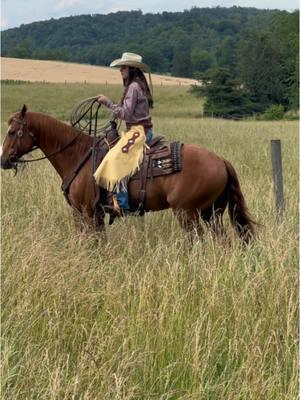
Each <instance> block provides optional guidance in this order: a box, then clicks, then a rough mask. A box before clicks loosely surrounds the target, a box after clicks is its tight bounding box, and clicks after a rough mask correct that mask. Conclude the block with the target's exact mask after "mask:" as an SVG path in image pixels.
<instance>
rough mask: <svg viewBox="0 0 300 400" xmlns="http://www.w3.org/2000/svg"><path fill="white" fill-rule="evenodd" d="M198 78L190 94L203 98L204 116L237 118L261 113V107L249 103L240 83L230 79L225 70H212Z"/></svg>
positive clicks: (246, 93)
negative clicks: (198, 83) (197, 83)
mask: <svg viewBox="0 0 300 400" xmlns="http://www.w3.org/2000/svg"><path fill="white" fill-rule="evenodd" d="M198 78H199V80H200V85H199V86H193V88H192V90H191V92H192V93H193V94H195V95H196V96H205V102H204V106H203V112H204V115H205V116H215V117H223V118H238V117H242V116H247V115H250V114H252V113H253V112H258V111H261V107H259V106H258V105H257V104H255V103H253V102H252V101H251V99H250V96H249V93H248V91H247V90H245V89H244V87H243V86H242V84H241V82H240V81H238V80H236V79H232V78H231V73H230V71H228V70H227V69H225V68H213V69H210V70H208V71H207V73H205V74H199V75H198Z"/></svg>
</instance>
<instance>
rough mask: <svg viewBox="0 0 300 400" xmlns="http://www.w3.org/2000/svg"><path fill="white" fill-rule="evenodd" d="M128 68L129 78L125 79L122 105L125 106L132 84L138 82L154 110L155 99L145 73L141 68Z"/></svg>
mask: <svg viewBox="0 0 300 400" xmlns="http://www.w3.org/2000/svg"><path fill="white" fill-rule="evenodd" d="M128 68H129V71H128V78H127V79H123V85H124V93H123V97H122V100H121V104H123V100H124V98H125V96H126V93H127V90H128V86H129V85H130V84H131V82H137V83H138V84H139V85H140V87H141V88H142V91H143V93H144V94H145V95H146V96H147V99H148V103H149V107H150V108H153V105H154V101H153V97H152V94H151V92H150V89H149V85H148V82H147V80H146V78H145V75H144V73H143V71H142V70H140V69H139V68H135V67H128Z"/></svg>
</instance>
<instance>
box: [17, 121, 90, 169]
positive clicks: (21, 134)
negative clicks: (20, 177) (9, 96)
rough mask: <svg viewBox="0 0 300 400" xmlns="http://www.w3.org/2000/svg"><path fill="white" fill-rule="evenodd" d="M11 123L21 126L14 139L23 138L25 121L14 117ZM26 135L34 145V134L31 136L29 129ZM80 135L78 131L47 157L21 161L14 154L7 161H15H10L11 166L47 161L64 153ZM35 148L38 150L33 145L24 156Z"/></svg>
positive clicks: (80, 132)
mask: <svg viewBox="0 0 300 400" xmlns="http://www.w3.org/2000/svg"><path fill="white" fill-rule="evenodd" d="M12 121H15V122H17V123H18V124H20V125H21V128H20V129H19V130H18V132H17V137H16V138H19V139H21V138H22V137H23V135H24V134H25V132H24V126H26V125H27V121H25V120H24V119H23V120H20V119H18V118H16V117H14V118H13V119H12ZM26 133H28V135H29V136H31V137H32V138H33V142H34V143H36V138H35V136H34V134H33V133H32V132H30V130H29V129H28V130H27V131H26ZM82 133H83V132H82V131H79V132H78V134H77V135H76V136H75V137H74V138H72V140H71V141H70V142H68V143H67V144H66V145H65V146H63V147H62V148H61V149H59V150H57V151H55V152H53V153H51V154H49V155H48V156H43V157H38V158H34V159H33V160H23V159H20V158H18V157H17V156H16V154H12V155H11V156H10V157H9V159H16V160H14V161H12V163H13V164H17V163H22V164H25V163H30V162H36V161H41V160H45V159H49V158H51V157H53V156H55V155H56V154H59V153H61V152H62V151H64V150H65V149H66V148H67V147H69V146H71V144H73V142H75V140H76V139H77V138H78V136H80V135H81V134H82ZM37 148H38V146H37V145H36V144H34V146H33V147H32V149H31V150H30V151H29V152H28V153H26V154H30V153H31V152H33V151H34V150H36V149H37Z"/></svg>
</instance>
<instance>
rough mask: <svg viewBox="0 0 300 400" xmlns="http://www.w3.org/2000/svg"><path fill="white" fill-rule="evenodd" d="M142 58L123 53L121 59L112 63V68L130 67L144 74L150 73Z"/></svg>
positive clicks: (133, 54)
mask: <svg viewBox="0 0 300 400" xmlns="http://www.w3.org/2000/svg"><path fill="white" fill-rule="evenodd" d="M142 60H143V59H142V57H141V56H139V55H138V54H135V53H123V54H122V57H121V58H118V59H117V60H114V61H112V62H111V64H110V66H111V67H119V66H121V65H128V66H129V67H136V68H139V69H141V70H142V71H144V72H150V68H149V67H148V65H147V64H144V63H143V62H142Z"/></svg>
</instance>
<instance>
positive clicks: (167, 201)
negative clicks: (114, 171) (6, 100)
mask: <svg viewBox="0 0 300 400" xmlns="http://www.w3.org/2000/svg"><path fill="white" fill-rule="evenodd" d="M8 125H9V126H8V132H7V135H6V137H5V139H4V142H3V146H2V155H1V167H2V168H4V169H11V168H13V167H14V166H15V165H16V163H18V162H19V161H20V158H21V157H22V156H23V155H24V154H27V153H30V152H31V151H32V150H34V149H35V148H39V149H41V150H42V152H43V153H44V154H45V157H46V158H48V159H49V161H50V162H51V164H52V165H53V167H54V168H55V169H56V171H57V173H58V174H59V175H60V177H61V179H62V180H63V182H64V181H66V180H67V179H69V177H70V176H71V175H72V174H73V173H74V170H75V169H76V168H77V166H78V164H80V160H81V159H82V158H83V155H84V154H86V152H87V151H88V150H89V149H90V148H91V146H92V142H93V139H92V138H91V137H90V136H89V135H86V134H84V133H82V132H80V131H78V130H77V129H75V128H73V127H72V126H70V125H68V124H66V123H63V122H61V121H58V120H56V119H54V118H52V117H50V116H47V115H44V114H40V113H35V112H27V109H26V106H24V107H23V109H22V111H21V112H17V113H15V114H13V115H12V116H11V117H10V118H9V121H8ZM139 189H140V183H139V181H138V180H133V181H130V182H129V185H128V192H129V200H130V204H131V205H132V206H133V207H138V204H139ZM98 192H99V190H98V188H97V187H96V186H95V182H94V178H93V175H92V162H91V158H90V157H89V158H88V159H87V160H86V161H85V162H84V163H83V165H82V167H81V169H80V171H79V172H78V174H77V175H76V177H75V178H74V179H73V180H72V183H71V185H70V188H69V193H68V200H69V203H70V205H71V206H72V207H73V208H74V209H75V210H77V213H78V211H79V213H81V214H82V215H84V216H85V217H87V218H88V219H89V220H93V221H94V222H95V223H96V228H98V229H99V230H103V229H105V228H104V216H105V215H103V213H102V214H101V213H97V212H96V201H95V199H96V197H97V193H98ZM100 200H101V199H100ZM227 205H228V210H229V216H230V219H231V222H232V224H233V225H234V227H235V229H236V231H237V233H238V235H239V237H240V238H241V240H242V241H243V242H244V243H247V244H248V243H250V242H251V240H252V239H253V237H254V222H253V220H252V219H251V217H250V216H249V213H248V211H247V208H246V205H245V200H244V196H243V194H242V192H241V189H240V185H239V181H238V177H237V174H236V172H235V170H234V168H233V166H232V165H231V164H230V163H229V162H228V161H226V160H224V159H223V158H220V157H219V156H217V155H216V154H214V153H213V152H210V151H208V150H206V149H204V148H202V147H199V146H197V145H192V144H184V145H183V147H182V170H181V172H178V173H176V174H172V175H165V176H160V177H156V178H153V179H151V180H148V181H147V185H146V199H145V211H159V210H164V209H167V208H172V210H173V211H174V213H175V215H176V216H177V218H178V220H179V222H180V224H181V226H182V227H183V228H184V229H185V230H186V231H188V232H189V233H195V232H197V233H198V234H201V233H202V226H203V223H201V219H202V221H204V222H205V223H206V224H207V225H208V226H209V227H210V228H211V229H212V230H213V231H214V232H216V233H221V232H223V225H222V215H223V213H224V210H225V208H226V206H227Z"/></svg>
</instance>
